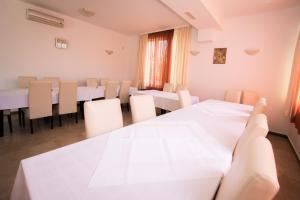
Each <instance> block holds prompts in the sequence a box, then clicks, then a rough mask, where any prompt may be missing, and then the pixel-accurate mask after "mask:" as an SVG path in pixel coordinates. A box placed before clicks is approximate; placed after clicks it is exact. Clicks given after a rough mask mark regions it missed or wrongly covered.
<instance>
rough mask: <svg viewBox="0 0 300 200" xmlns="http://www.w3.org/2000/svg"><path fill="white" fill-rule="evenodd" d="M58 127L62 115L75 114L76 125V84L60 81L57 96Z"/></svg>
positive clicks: (60, 124) (60, 123)
mask: <svg viewBox="0 0 300 200" xmlns="http://www.w3.org/2000/svg"><path fill="white" fill-rule="evenodd" d="M58 114H59V126H62V115H65V114H75V121H76V123H78V113H77V82H76V81H61V82H60V84H59V94H58Z"/></svg>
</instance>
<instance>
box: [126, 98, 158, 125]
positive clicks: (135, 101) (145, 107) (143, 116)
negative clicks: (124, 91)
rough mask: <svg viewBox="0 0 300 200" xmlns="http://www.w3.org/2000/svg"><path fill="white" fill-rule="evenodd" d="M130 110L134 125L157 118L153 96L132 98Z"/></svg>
mask: <svg viewBox="0 0 300 200" xmlns="http://www.w3.org/2000/svg"><path fill="white" fill-rule="evenodd" d="M130 108H131V115H132V121H133V123H136V122H141V121H145V120H148V119H151V118H154V117H156V111H155V105H154V100H153V97H152V96H151V95H136V96H131V97H130Z"/></svg>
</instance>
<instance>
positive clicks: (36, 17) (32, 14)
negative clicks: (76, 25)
mask: <svg viewBox="0 0 300 200" xmlns="http://www.w3.org/2000/svg"><path fill="white" fill-rule="evenodd" d="M26 17H27V19H29V20H32V21H35V22H40V23H43V24H48V25H51V26H56V27H60V28H63V27H64V20H63V19H61V18H58V17H54V16H51V15H48V14H46V13H42V12H40V11H37V10H33V9H30V8H28V9H27V10H26Z"/></svg>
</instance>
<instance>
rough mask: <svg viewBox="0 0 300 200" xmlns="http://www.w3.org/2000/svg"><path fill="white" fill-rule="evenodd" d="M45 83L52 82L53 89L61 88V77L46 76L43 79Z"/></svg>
mask: <svg viewBox="0 0 300 200" xmlns="http://www.w3.org/2000/svg"><path fill="white" fill-rule="evenodd" d="M43 80H44V81H50V82H51V83H52V88H58V87H59V81H60V79H59V77H51V76H48V77H47V76H46V77H44V78H43Z"/></svg>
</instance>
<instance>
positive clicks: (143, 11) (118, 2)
mask: <svg viewBox="0 0 300 200" xmlns="http://www.w3.org/2000/svg"><path fill="white" fill-rule="evenodd" d="M23 1H25V2H28V3H31V4H34V5H37V6H40V7H43V8H47V9H50V10H53V11H56V12H59V13H63V14H66V15H69V16H71V17H74V18H77V19H80V20H83V21H87V22H90V23H92V24H95V25H98V26H102V27H105V28H109V29H112V30H115V31H117V32H120V33H124V34H137V33H147V32H152V31H155V30H162V29H168V28H172V27H176V26H183V25H187V24H188V23H187V22H186V21H185V20H183V19H182V18H181V17H179V16H178V15H177V14H175V12H174V11H172V10H171V9H169V8H168V7H167V6H165V5H164V4H162V3H161V2H160V1H159V0H23ZM80 8H87V9H88V10H91V11H93V12H95V16H93V17H83V16H82V15H80V14H79V12H78V9H80Z"/></svg>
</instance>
